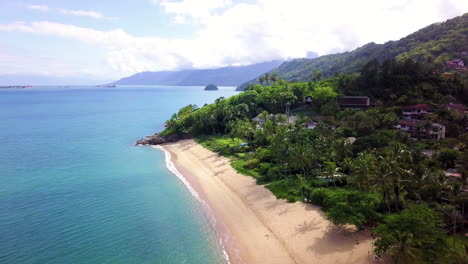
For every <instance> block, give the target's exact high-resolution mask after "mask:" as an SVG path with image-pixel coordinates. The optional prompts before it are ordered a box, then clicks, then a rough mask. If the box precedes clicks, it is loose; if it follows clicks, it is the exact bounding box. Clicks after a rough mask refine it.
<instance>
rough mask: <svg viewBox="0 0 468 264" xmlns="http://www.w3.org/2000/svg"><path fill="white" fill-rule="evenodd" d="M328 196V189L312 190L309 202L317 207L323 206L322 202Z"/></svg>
mask: <svg viewBox="0 0 468 264" xmlns="http://www.w3.org/2000/svg"><path fill="white" fill-rule="evenodd" d="M327 195H328V189H325V188H317V189H314V190H312V193H311V194H310V200H311V201H312V203H313V204H315V205H318V206H323V203H324V200H325V198H326V197H327Z"/></svg>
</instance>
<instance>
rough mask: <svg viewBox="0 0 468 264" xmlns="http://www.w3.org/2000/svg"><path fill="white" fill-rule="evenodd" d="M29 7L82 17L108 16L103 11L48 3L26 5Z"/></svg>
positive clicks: (99, 17)
mask: <svg viewBox="0 0 468 264" xmlns="http://www.w3.org/2000/svg"><path fill="white" fill-rule="evenodd" d="M26 7H27V8H29V9H32V10H38V11H42V12H47V11H51V10H52V11H55V12H58V13H60V14H63V15H69V16H81V17H90V18H94V19H103V18H107V17H106V16H104V15H103V14H102V13H99V12H96V11H91V10H74V9H65V8H50V7H49V6H47V5H28V6H26ZM108 19H113V18H108Z"/></svg>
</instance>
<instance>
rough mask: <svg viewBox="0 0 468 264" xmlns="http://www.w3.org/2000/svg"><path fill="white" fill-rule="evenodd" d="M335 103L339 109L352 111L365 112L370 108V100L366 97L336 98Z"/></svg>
mask: <svg viewBox="0 0 468 264" xmlns="http://www.w3.org/2000/svg"><path fill="white" fill-rule="evenodd" d="M337 103H338V105H339V106H340V107H341V108H350V109H354V110H366V109H368V108H371V107H372V104H371V100H370V98H369V97H367V96H343V97H341V98H338V100H337Z"/></svg>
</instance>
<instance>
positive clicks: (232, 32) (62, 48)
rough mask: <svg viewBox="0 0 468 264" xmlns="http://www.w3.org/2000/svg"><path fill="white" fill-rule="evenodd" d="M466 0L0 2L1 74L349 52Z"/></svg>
mask: <svg viewBox="0 0 468 264" xmlns="http://www.w3.org/2000/svg"><path fill="white" fill-rule="evenodd" d="M467 2H468V1H464V0H463V1H462V0H393V1H383V0H372V1H371V0H362V1H361V0H355V1H345V0H327V1H315V0H288V1H286V0H243V1H235V0H131V1H130V0H93V1H92V0H80V1H71V0H69V1H68V0H67V1H64V0H16V1H14V0H11V1H9V0H0V75H7V74H21V75H26V74H28V75H32V74H34V75H46V76H59V77H63V78H67V77H69V78H70V79H72V78H80V77H82V78H92V79H97V80H112V79H116V78H121V77H124V76H128V75H131V74H133V73H136V72H141V71H155V70H175V69H182V68H211V67H220V66H226V65H243V64H249V63H256V62H262V61H267V60H272V59H288V58H298V57H305V56H306V54H307V52H310V51H313V52H316V53H318V54H319V55H324V54H329V53H334V52H341V51H346V50H352V49H354V48H356V47H358V46H361V45H363V44H366V43H368V42H371V41H374V42H377V43H383V42H385V41H388V40H396V39H399V38H402V37H404V36H406V35H408V34H410V33H412V32H414V31H416V30H417V29H419V28H422V27H424V26H426V25H429V24H431V23H434V22H439V21H444V20H446V19H449V18H452V17H455V16H458V15H461V14H463V13H465V12H467V11H468V4H467Z"/></svg>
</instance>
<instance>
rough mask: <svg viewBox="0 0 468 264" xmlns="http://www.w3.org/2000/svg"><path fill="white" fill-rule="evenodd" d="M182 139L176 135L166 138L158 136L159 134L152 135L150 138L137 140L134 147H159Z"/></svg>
mask: <svg viewBox="0 0 468 264" xmlns="http://www.w3.org/2000/svg"><path fill="white" fill-rule="evenodd" d="M181 139H182V137H180V136H178V135H168V136H160V135H159V134H154V135H152V136H147V137H145V138H143V139H140V140H138V141H137V142H136V143H135V145H136V146H139V145H161V144H164V143H169V142H176V141H179V140H181Z"/></svg>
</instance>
